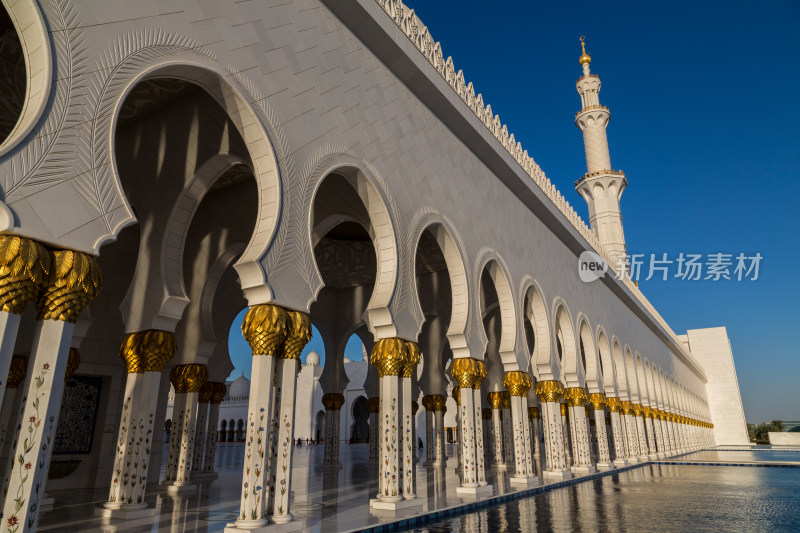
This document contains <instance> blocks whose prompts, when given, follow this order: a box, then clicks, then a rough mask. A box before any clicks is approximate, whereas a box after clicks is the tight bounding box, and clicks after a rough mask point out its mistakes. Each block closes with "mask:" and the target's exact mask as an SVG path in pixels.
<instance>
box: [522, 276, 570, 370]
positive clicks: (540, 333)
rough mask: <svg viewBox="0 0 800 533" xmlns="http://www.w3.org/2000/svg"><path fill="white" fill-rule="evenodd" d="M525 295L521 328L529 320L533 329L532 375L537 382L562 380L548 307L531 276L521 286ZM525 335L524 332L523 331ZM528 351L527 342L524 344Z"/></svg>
mask: <svg viewBox="0 0 800 533" xmlns="http://www.w3.org/2000/svg"><path fill="white" fill-rule="evenodd" d="M520 287H521V290H520V294H522V295H523V304H522V305H523V309H522V313H520V315H521V316H520V326H519V327H520V328H523V330H524V321H525V320H528V321H529V322H530V324H531V328H532V329H533V335H534V339H533V351H532V353H530V354H529V356H530V363H531V364H530V370H531V375H532V376H533V377H536V379H537V380H543V381H548V380H555V381H558V380H560V379H561V362H560V361H559V360H558V357H554V356H553V355H554V352H553V343H552V334H551V332H550V324H551V322H550V320H549V318H548V312H547V306H546V304H545V299H544V296H543V293H542V290H541V287H540V285H539V283H538V282H537V281H536V280H534V279H532V278H531V277H530V276H525V278H523V280H522V283H521V284H520ZM523 334H524V331H523ZM523 346H525V347H526V349H527V346H528V344H527V342H526V343H525V344H523Z"/></svg>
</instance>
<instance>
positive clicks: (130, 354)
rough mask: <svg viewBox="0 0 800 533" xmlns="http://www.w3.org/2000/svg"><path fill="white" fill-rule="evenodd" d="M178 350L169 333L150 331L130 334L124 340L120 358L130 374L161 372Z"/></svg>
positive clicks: (172, 336)
mask: <svg viewBox="0 0 800 533" xmlns="http://www.w3.org/2000/svg"><path fill="white" fill-rule="evenodd" d="M177 350H178V348H177V345H176V343H175V336H174V335H173V334H172V333H171V332H169V331H161V330H158V329H148V330H145V331H138V332H136V333H129V334H127V335H125V338H124V339H122V344H120V347H119V356H120V358H121V359H122V360H123V361H125V367H126V370H127V372H128V374H143V373H145V372H161V371H162V370H164V365H166V364H167V361H169V360H170V359H171V358H172V356H174V355H175V352H177Z"/></svg>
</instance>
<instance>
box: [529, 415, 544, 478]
mask: <svg viewBox="0 0 800 533" xmlns="http://www.w3.org/2000/svg"><path fill="white" fill-rule="evenodd" d="M540 417H541V414H540V409H539V407H529V408H528V419H529V420H530V426H531V429H532V430H533V431H532V434H531V439H532V440H533V460H534V461H535V462H536V467H537V468H541V465H542V449H541V445H540V444H539V442H540V435H539V430H540V424H541V422H540V420H541V418H540Z"/></svg>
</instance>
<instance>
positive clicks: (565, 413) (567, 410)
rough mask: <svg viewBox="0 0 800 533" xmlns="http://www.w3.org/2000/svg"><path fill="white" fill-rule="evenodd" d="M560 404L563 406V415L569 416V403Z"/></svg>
mask: <svg viewBox="0 0 800 533" xmlns="http://www.w3.org/2000/svg"><path fill="white" fill-rule="evenodd" d="M558 405H559V406H561V416H568V414H569V409H568V408H567V404H565V403H560V404H558Z"/></svg>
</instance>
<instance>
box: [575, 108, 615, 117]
mask: <svg viewBox="0 0 800 533" xmlns="http://www.w3.org/2000/svg"><path fill="white" fill-rule="evenodd" d="M598 109H602V110H604V111H608V113H609V114H611V110H610V109H609V108H607V107H606V106H604V105H588V106H586V107H584V108H583V109H581V110H580V111H578V112H577V113H575V120H578V117H579V116H581V115H582V114H583V113H586V112H587V111H597V110H598Z"/></svg>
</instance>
